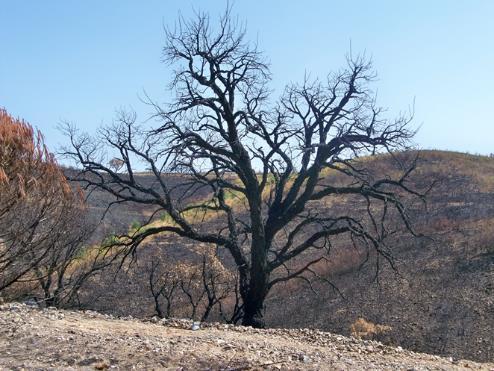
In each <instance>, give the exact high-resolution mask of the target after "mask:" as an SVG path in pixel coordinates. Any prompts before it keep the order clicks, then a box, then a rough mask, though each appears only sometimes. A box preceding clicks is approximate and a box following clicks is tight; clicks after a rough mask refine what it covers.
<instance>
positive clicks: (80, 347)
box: [0, 303, 494, 370]
mask: <svg viewBox="0 0 494 371" xmlns="http://www.w3.org/2000/svg"><path fill="white" fill-rule="evenodd" d="M189 322H190V321H189ZM189 322H188V321H183V320H182V321H180V320H177V321H173V320H162V321H159V320H153V321H150V322H142V321H138V320H135V319H128V318H127V319H117V318H114V317H112V316H108V315H102V314H98V313H95V312H90V311H86V312H72V311H61V310H56V309H53V308H48V309H44V310H40V309H36V308H31V307H28V306H26V305H22V304H15V303H11V304H6V305H2V306H0V325H1V326H0V369H5V370H7V369H8V370H12V369H25V368H28V369H64V370H69V369H74V368H77V369H88V370H89V369H97V370H105V369H131V368H132V369H133V368H137V369H147V370H150V369H181V370H201V369H202V370H206V369H207V370H261V369H271V370H276V369H284V370H316V369H331V370H355V369H359V370H367V369H368V370H371V369H374V370H375V369H379V370H410V369H413V370H490V369H493V367H494V364H492V363H491V364H479V363H475V362H471V361H464V360H458V359H454V358H450V359H446V358H441V357H438V356H431V355H427V354H420V353H413V352H410V351H407V350H403V349H401V348H391V347H387V346H384V345H382V344H381V343H378V342H373V341H361V340H356V339H353V338H346V337H343V336H338V335H333V334H330V333H325V332H321V331H317V330H308V329H301V330H254V329H252V328H245V327H233V326H228V325H222V324H208V325H207V327H205V328H202V329H199V330H197V331H192V330H190V323H189Z"/></svg>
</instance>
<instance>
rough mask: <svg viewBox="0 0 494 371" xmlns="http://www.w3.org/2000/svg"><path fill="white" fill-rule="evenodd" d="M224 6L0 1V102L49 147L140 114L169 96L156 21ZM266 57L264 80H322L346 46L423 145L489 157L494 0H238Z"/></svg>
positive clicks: (493, 147) (493, 121)
mask: <svg viewBox="0 0 494 371" xmlns="http://www.w3.org/2000/svg"><path fill="white" fill-rule="evenodd" d="M225 4H226V2H225V1H213V0H210V1H206V0H203V1H187V0H185V1H178V0H177V1H176V0H173V1H146V0H143V1H130V0H129V1H123V0H120V1H117V0H114V1H108V0H107V1H101V0H91V1H88V0H85V1H75V0H64V1H61V0H52V1H35V0H32V1H21V0H19V1H13V0H12V1H7V0H0V19H1V21H0V40H1V50H2V55H1V56H0V106H3V107H5V108H6V109H7V110H8V111H9V112H10V113H11V114H13V115H15V116H19V117H22V118H25V119H26V120H28V121H29V122H31V123H32V124H33V125H35V126H36V127H38V128H39V129H41V130H42V131H43V132H44V134H45V136H46V138H47V142H48V144H49V145H50V147H51V148H52V149H56V147H57V145H59V144H61V143H63V141H64V138H63V137H62V136H61V134H60V133H58V132H57V130H56V126H57V124H58V123H59V122H60V121H61V120H68V121H71V122H73V123H75V124H76V125H78V126H80V127H84V128H85V129H86V130H87V131H89V132H93V131H94V130H95V129H96V128H97V126H98V125H100V124H101V123H102V122H110V121H111V120H112V118H113V117H114V112H115V110H117V109H119V108H121V107H132V108H134V109H135V110H136V111H137V112H138V113H139V115H140V117H141V118H143V119H144V118H146V116H147V114H149V113H150V112H149V108H148V107H146V106H144V105H143V104H142V103H140V101H139V98H138V95H139V94H141V93H142V91H143V90H146V91H147V92H148V94H149V95H150V96H151V97H153V98H154V99H157V100H165V99H166V98H167V92H166V87H167V83H168V81H169V76H170V75H169V70H168V67H167V66H166V65H164V64H162V63H161V48H162V47H163V44H164V37H163V36H164V35H163V34H164V33H163V25H173V23H174V22H175V20H176V18H177V15H178V13H179V12H182V14H183V15H184V16H186V17H187V16H188V15H190V14H192V11H193V9H194V8H195V9H202V10H206V11H208V12H210V13H211V14H212V15H216V14H219V13H220V12H221V11H222V10H223V9H224V7H225ZM233 12H234V13H236V14H238V15H239V17H240V18H241V19H243V20H245V21H246V22H247V27H248V31H249V35H250V37H251V38H252V40H256V39H257V40H258V43H259V46H260V48H261V49H262V50H264V51H265V52H266V55H267V56H268V58H269V60H270V62H271V70H272V72H273V87H274V88H275V89H279V88H281V87H282V86H283V85H284V84H285V83H287V82H290V81H300V80H301V79H302V78H303V75H304V72H305V71H307V72H310V73H311V75H312V76H314V77H315V76H320V77H325V76H326V75H327V73H328V72H330V71H332V70H335V69H338V68H339V67H341V66H343V65H344V56H345V54H346V53H347V52H348V51H349V49H350V42H351V45H352V49H353V51H354V52H361V51H364V50H365V51H366V53H367V54H368V55H371V56H372V57H373V61H374V65H375V68H376V69H377V71H378V73H379V81H377V83H376V84H375V87H376V89H377V90H378V100H379V102H380V103H381V104H382V105H384V106H387V107H389V109H390V110H389V112H390V113H391V114H393V113H397V112H399V111H400V110H406V109H408V107H409V106H410V105H411V104H412V103H413V100H414V99H415V124H416V125H417V126H418V125H421V130H420V131H419V134H418V136H417V137H416V142H417V143H418V144H419V145H420V146H422V147H424V148H440V149H450V150H458V151H470V152H474V153H476V152H478V153H484V154H487V153H490V152H494V142H493V137H494V118H493V117H494V115H493V113H492V110H493V109H494V90H493V89H494V1H489V0H485V1H480V0H477V1H474V0H472V1H466V0H465V1H461V0H457V1H454V0H448V1H445V0H443V1H438V0H436V1H431V0H429V1H416V0H415V1H406V2H405V1H395V0H389V1H377V0H376V1H366V0H360V1H348V2H343V1H330V0H320V1H315V0H314V1H312V0H305V1H298V0H297V1H287V0H285V1H277V0H263V1H258V0H252V1H243V0H237V1H236V2H235V3H234V10H233Z"/></svg>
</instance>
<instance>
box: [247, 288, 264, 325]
mask: <svg viewBox="0 0 494 371" xmlns="http://www.w3.org/2000/svg"><path fill="white" fill-rule="evenodd" d="M265 297H266V292H265V291H264V292H263V291H260V292H259V291H255V290H249V293H248V295H247V297H245V298H244V299H243V301H244V317H243V319H242V325H243V326H252V327H255V328H264V327H265V326H266V324H265V322H264V313H263V309H264V299H265Z"/></svg>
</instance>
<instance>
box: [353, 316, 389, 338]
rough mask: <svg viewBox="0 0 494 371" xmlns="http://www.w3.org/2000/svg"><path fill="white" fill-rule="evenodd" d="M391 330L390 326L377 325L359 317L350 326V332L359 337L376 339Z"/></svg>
mask: <svg viewBox="0 0 494 371" xmlns="http://www.w3.org/2000/svg"><path fill="white" fill-rule="evenodd" d="M390 330H391V327H390V326H385V325H376V324H375V323H372V322H370V321H367V320H365V319H364V318H358V319H357V320H356V321H355V322H354V323H352V325H351V326H350V334H351V335H352V336H353V337H356V338H358V339H376V338H377V337H378V336H379V335H382V334H384V333H386V332H388V331H390Z"/></svg>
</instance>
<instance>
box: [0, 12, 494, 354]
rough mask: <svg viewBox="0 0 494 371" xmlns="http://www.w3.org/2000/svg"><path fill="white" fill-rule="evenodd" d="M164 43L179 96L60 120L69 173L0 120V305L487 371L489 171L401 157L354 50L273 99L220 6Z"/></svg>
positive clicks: (254, 55) (469, 161) (466, 162)
mask: <svg viewBox="0 0 494 371" xmlns="http://www.w3.org/2000/svg"><path fill="white" fill-rule="evenodd" d="M166 37H167V44H166V46H165V48H164V53H163V54H164V59H165V61H166V62H167V63H169V64H170V66H171V67H172V68H173V71H174V72H173V77H174V78H173V80H172V81H171V84H170V87H171V90H172V91H173V92H174V93H175V96H174V97H175V98H174V100H173V101H172V102H170V103H169V104H157V103H156V102H155V101H154V100H152V99H150V98H149V97H148V98H147V101H146V102H147V103H148V104H149V106H150V107H151V108H152V109H153V116H152V118H153V121H154V122H155V124H154V125H149V124H146V125H143V124H139V123H138V120H137V117H136V115H135V114H134V113H132V112H130V113H129V112H121V113H120V114H119V116H118V117H117V118H116V120H115V122H114V123H113V124H111V125H108V126H105V127H102V128H101V130H100V131H99V134H98V135H97V136H89V135H87V134H85V133H81V132H80V131H78V130H77V129H76V128H75V127H74V126H71V125H65V126H64V130H65V131H66V134H67V138H68V140H69V142H70V144H69V145H68V146H66V147H65V148H64V149H63V155H64V156H65V157H66V158H69V159H71V160H73V161H75V163H76V164H77V166H76V168H72V169H61V168H60V167H59V166H58V164H57V163H56V161H55V158H54V156H53V155H52V154H51V153H50V152H49V151H48V150H47V148H46V147H45V145H44V142H43V138H42V136H41V134H40V133H38V132H36V131H35V130H34V129H33V128H32V127H31V126H30V125H28V124H27V123H25V122H23V121H22V120H17V119H14V118H12V117H11V116H9V115H8V114H7V112H5V111H4V110H2V111H0V272H1V275H0V294H1V295H2V297H4V298H6V299H9V300H10V299H12V300H23V299H24V300H25V299H28V298H31V299H34V300H36V301H37V302H38V303H39V305H43V306H57V307H77V308H80V309H95V310H99V311H106V312H111V313H113V314H118V315H122V316H125V315H129V314H130V315H133V316H139V317H151V316H157V317H160V318H170V317H187V318H192V319H194V320H196V321H210V320H213V321H222V322H227V323H242V324H244V325H250V326H254V327H264V326H271V327H316V328H321V329H324V330H329V331H334V332H338V333H343V334H353V335H355V336H358V337H363V338H372V339H377V340H381V341H385V342H387V343H391V344H395V345H402V346H406V347H408V348H412V349H414V350H420V351H426V352H436V353H442V354H450V355H454V356H461V357H465V358H473V359H477V360H492V356H493V354H494V353H493V352H494V349H493V347H492V340H493V337H492V336H493V335H492V334H493V333H494V329H493V322H492V318H493V314H494V301H493V300H492V293H493V290H494V250H493V249H492V246H493V244H494V241H493V237H492V236H493V235H494V231H493V230H492V221H493V219H494V218H493V215H494V197H493V193H494V188H493V187H494V181H493V179H494V161H493V160H492V159H489V158H487V157H481V156H470V155H464V154H455V153H447V152H439V151H417V150H414V149H413V148H412V145H411V140H412V138H413V134H414V132H413V130H412V129H411V128H410V121H411V118H412V117H411V115H403V116H400V117H397V118H395V119H388V118H386V117H385V110H383V109H382V108H380V107H379V106H378V105H377V103H376V101H375V95H374V93H373V91H372V90H371V85H372V81H373V80H374V78H375V73H374V71H373V69H372V66H371V63H370V62H369V61H368V60H367V59H365V58H364V57H361V56H357V57H353V56H349V57H348V58H347V65H346V67H345V68H344V69H342V70H341V71H338V72H336V73H332V74H330V75H328V76H327V78H325V79H324V80H318V79H310V78H305V79H304V80H303V81H302V83H300V84H290V85H288V86H286V88H285V89H284V92H283V93H282V95H281V97H279V98H278V99H275V98H274V97H273V96H272V91H271V90H270V88H269V83H270V78H271V75H270V71H269V65H268V63H267V61H266V58H265V57H264V55H263V53H261V52H260V51H259V50H258V49H257V46H256V45H253V44H251V43H249V42H248V41H247V40H246V30H245V29H244V28H243V26H242V25H241V24H240V23H238V21H237V20H236V19H235V18H234V17H232V16H231V14H230V10H228V11H227V12H226V13H225V14H224V15H223V16H222V17H221V18H220V20H219V22H218V23H217V24H216V23H214V24H213V22H211V21H210V19H209V17H208V16H207V15H205V14H198V15H197V18H195V19H193V20H191V21H188V20H184V19H180V20H179V22H178V23H177V25H176V27H175V28H174V29H168V30H167V31H166ZM143 169H145V170H144V171H143ZM68 179H69V180H68Z"/></svg>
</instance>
